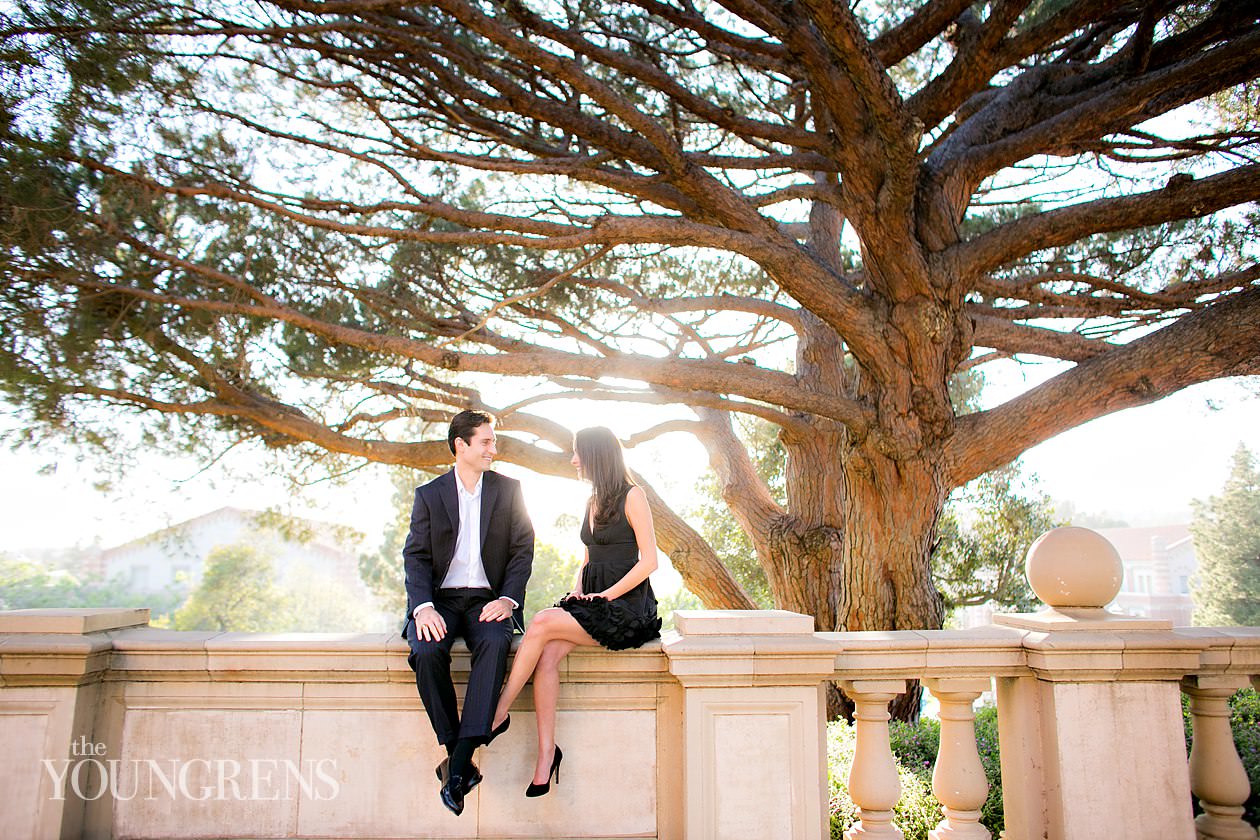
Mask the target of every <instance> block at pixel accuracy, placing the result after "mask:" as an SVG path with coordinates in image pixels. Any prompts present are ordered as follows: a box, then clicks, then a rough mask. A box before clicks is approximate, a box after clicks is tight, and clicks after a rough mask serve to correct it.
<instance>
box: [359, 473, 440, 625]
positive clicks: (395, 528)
mask: <svg viewBox="0 0 1260 840" xmlns="http://www.w3.org/2000/svg"><path fill="white" fill-rule="evenodd" d="M389 476H390V483H391V484H392V485H393V487H394V494H393V495H392V496H391V497H390V510H391V511H393V514H394V515H393V516H392V517H391V518H390V520H389V522H388V524H386V526H385V532H384V533H383V534H382V538H381V547H380V548H379V549H378V550H376V551H374V552H367V553H364V554H360V555H359V577H360V578H361V579H362V580H363V583H364V584H365V585H366V586H367V588H368V591H370V592H371V593H372V594H373V595H375V596H376V597H377V598H378V599H380V602H381V608H382V609H384V610H385V611H386V612H389V613H394V614H397V615H398V616H399V619H400V620H401V618H402V615H403V613H404V612H406V610H407V590H406V588H405V586H404V585H403V564H402V550H403V544H404V543H405V542H406V541H407V531H408V530H409V529H410V528H411V505H412V502H413V501H414V500H415V492H416V488H417V487H419V486H420V485H421V484H424V483H425V482H426V481H428V480H429V479H430V478H432V475H431V474H430V473H427V472H424V471H422V470H413V469H410V468H407V467H394V468H392V469H391V470H390V473H389Z"/></svg>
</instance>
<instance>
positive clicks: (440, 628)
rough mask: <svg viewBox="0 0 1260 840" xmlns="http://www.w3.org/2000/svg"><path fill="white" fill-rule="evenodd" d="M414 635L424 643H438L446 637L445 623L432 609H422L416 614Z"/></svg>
mask: <svg viewBox="0 0 1260 840" xmlns="http://www.w3.org/2000/svg"><path fill="white" fill-rule="evenodd" d="M416 633H418V634H419V635H420V638H422V639H424V640H425V641H426V642H440V641H442V639H443V638H444V637H445V636H446V622H445V621H443V620H442V616H440V615H438V611H437V610H435V609H433V607H422V608H421V609H420V612H419V613H417V614H416Z"/></svg>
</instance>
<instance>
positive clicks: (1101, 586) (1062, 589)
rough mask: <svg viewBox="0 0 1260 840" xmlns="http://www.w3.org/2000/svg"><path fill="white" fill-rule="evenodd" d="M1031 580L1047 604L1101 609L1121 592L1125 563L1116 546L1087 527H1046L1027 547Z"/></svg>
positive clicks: (1025, 566) (1037, 593)
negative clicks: (1048, 528)
mask: <svg viewBox="0 0 1260 840" xmlns="http://www.w3.org/2000/svg"><path fill="white" fill-rule="evenodd" d="M1024 569H1025V572H1026V574H1027V575H1028V583H1029V585H1031V586H1032V590H1033V592H1035V593H1036V595H1037V597H1038V598H1040V599H1041V600H1042V602H1043V603H1045V604H1046V605H1047V606H1050V607H1055V608H1056V609H1057V608H1060V607H1068V608H1077V609H1102V608H1103V607H1106V606H1107V604H1109V603H1111V599H1112V598H1115V597H1116V594H1117V593H1119V592H1120V584H1121V582H1122V581H1123V580H1124V565H1123V564H1122V563H1121V562H1120V554H1119V553H1118V552H1117V551H1116V549H1115V546H1113V545H1112V544H1111V543H1109V542H1108V541H1107V538H1106V537H1104V536H1103V535H1102V534H1099V533H1097V532H1095V531H1091V530H1089V529H1088V528H1077V527H1074V526H1068V527H1064V528H1055V529H1053V530H1051V531H1047V532H1046V533H1044V534H1042V535H1041V536H1040V537H1038V538H1037V540H1036V542H1034V543H1033V544H1032V545H1031V546H1030V547H1029V548H1028V558H1027V559H1026V560H1025V562H1024Z"/></svg>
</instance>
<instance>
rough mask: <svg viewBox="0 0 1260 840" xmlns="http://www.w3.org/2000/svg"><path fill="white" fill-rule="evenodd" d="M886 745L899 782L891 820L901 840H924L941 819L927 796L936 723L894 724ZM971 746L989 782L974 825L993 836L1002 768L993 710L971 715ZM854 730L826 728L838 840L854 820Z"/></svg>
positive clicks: (837, 725) (997, 830) (999, 820)
mask: <svg viewBox="0 0 1260 840" xmlns="http://www.w3.org/2000/svg"><path fill="white" fill-rule="evenodd" d="M888 734H889V741H890V743H891V745H892V750H893V757H894V759H895V760H896V762H897V775H898V778H900V780H901V801H900V802H898V803H897V807H896V809H895V810H894V812H893V813H894V815H895V816H894V821H895V822H896V823H897V827H898V828H900V829H901V830H902V832H903V833H904V834H905V840H927V835H928V832H929V831H931V830H932V829H934V828H936V824H937V823H938V822H940V821H941V818H942V813H941V806H940V803H939V802H937V800H936V797H935V796H934V795H933V794H932V769H933V768H934V767H935V766H936V753H937V750H938V749H939V746H940V740H941V724H940V721H937V720H931V719H928V718H923V719H921V720H920V721H919V722H918V723H904V722H901V721H894V722H893V723H892V724H891V725H890V726H889V733H888ZM976 746H977V748H978V749H979V752H980V763H981V764H982V765H983V766H984V773H985V776H986V778H987V779H988V781H989V798H988V800H987V801H986V802H985V804H984V807H983V808H982V809H981V812H980V822H981V824H983V825H984V827H985V828H987V829H988V830H989V832H990V833H991V834H992V836H994V837H998V836H1000V835H1001V831H1002V828H1003V827H1004V821H1003V813H1002V770H1001V764H1000V761H999V758H998V737H997V709H996V708H994V707H992V706H986V707H982V708H981V709H979V710H977V712H976ZM854 747H855V738H854V730H853V727H852V726H851V725H849V724H848V723H845V722H844V721H835V722H833V723H831V724H828V727H827V762H828V766H827V769H828V775H829V778H830V791H829V792H830V808H829V812H830V814H831V837H832V840H840V838H842V837H843V836H844V832H845V831H847V830H848V829H849V828H850V827H851V826H852V825H853V824H854V823H855V822H857V819H858V809H857V806H855V805H854V804H853V802H852V800H850V799H849V789H848V779H849V768H850V767H851V766H852V764H853V750H854Z"/></svg>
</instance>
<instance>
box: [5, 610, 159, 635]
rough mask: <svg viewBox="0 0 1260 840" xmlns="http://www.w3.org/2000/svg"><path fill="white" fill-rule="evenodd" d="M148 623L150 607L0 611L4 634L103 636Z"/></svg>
mask: <svg viewBox="0 0 1260 840" xmlns="http://www.w3.org/2000/svg"><path fill="white" fill-rule="evenodd" d="M148 623H149V608H148V607H64V608H61V609H41V610H11V611H8V612H0V633H45V634H48V633H71V634H83V633H101V632H104V631H106V630H117V629H119V628H120V627H137V626H143V625H146V624H148Z"/></svg>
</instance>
